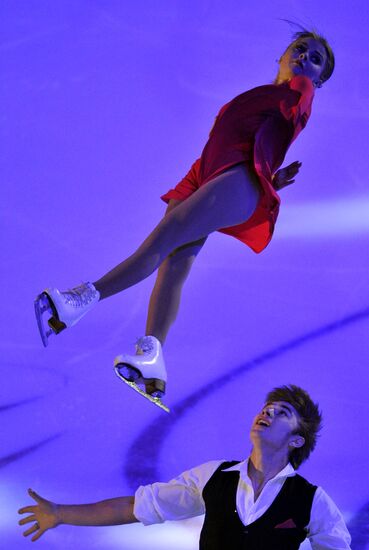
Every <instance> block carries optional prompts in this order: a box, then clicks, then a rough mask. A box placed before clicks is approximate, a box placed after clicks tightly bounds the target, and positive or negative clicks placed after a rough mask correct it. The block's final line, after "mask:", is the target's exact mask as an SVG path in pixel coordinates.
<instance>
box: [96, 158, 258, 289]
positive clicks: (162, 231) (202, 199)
mask: <svg viewBox="0 0 369 550" xmlns="http://www.w3.org/2000/svg"><path fill="white" fill-rule="evenodd" d="M258 200H259V183H258V181H257V178H256V176H255V174H254V173H253V172H251V171H250V170H249V169H248V168H247V167H246V166H245V165H243V164H239V165H237V166H235V167H233V168H231V169H229V170H227V171H226V172H224V173H222V174H220V175H219V176H217V177H216V178H214V179H213V180H211V181H210V182H209V183H207V184H206V185H204V186H202V187H200V189H198V191H196V192H195V193H194V194H193V195H191V196H190V197H188V198H187V199H186V200H184V201H183V202H181V203H180V204H179V205H178V206H177V207H176V208H174V209H173V210H172V211H171V212H169V213H168V214H167V215H166V216H165V217H164V218H163V219H162V220H161V222H160V223H159V224H158V225H157V226H156V227H155V229H154V230H153V231H152V232H151V233H150V235H149V236H148V237H147V239H146V240H145V241H144V242H143V243H142V244H141V246H140V247H139V248H138V249H137V250H136V252H134V253H133V254H132V256H130V257H129V258H127V259H126V260H124V261H123V262H122V263H120V264H119V265H118V266H116V267H115V268H114V269H112V270H111V271H109V272H108V273H107V274H106V275H104V276H103V277H102V278H101V279H99V280H98V281H96V282H95V283H94V285H95V287H96V288H97V290H98V291H99V292H100V296H101V298H106V297H108V296H111V295H113V294H116V293H117V292H121V291H122V290H124V289H126V288H128V287H130V286H132V285H134V284H136V283H138V282H139V281H141V280H142V279H144V278H146V277H148V276H149V275H151V273H153V271H155V269H157V268H158V267H159V266H160V265H161V263H162V262H163V261H164V260H165V258H166V257H167V256H168V255H169V254H170V253H171V252H172V251H174V250H175V249H177V248H179V247H182V246H183V245H185V244H188V243H192V242H196V241H198V240H200V239H204V238H206V237H207V236H208V235H209V234H210V233H212V232H213V231H216V230H217V229H222V228H224V227H230V226H233V225H237V224H240V223H242V222H245V221H246V220H248V219H249V218H250V216H251V215H252V214H253V212H254V210H255V208H256V206H257V203H258Z"/></svg>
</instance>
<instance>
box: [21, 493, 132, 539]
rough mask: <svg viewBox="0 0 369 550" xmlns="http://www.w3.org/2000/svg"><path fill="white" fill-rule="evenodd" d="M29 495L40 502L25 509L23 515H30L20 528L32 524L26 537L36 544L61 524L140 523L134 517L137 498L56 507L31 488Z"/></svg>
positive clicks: (22, 511) (22, 510)
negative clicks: (45, 534)
mask: <svg viewBox="0 0 369 550" xmlns="http://www.w3.org/2000/svg"><path fill="white" fill-rule="evenodd" d="M28 493H29V495H30V496H31V497H32V498H33V499H34V500H35V501H36V504H34V505H32V506H25V507H24V508H21V509H20V510H19V511H18V513H19V514H29V515H28V516H27V517H24V518H22V519H21V520H20V521H19V525H25V524H27V523H32V525H31V527H29V529H27V530H26V531H25V532H24V533H23V534H24V536H25V537H27V536H29V535H33V537H32V541H35V540H37V539H39V538H40V537H41V535H43V534H44V533H45V531H47V530H48V529H52V528H53V527H57V526H58V525H61V524H63V523H64V524H69V525H122V524H125V523H134V522H137V521H138V520H137V519H136V517H135V516H134V514H133V506H134V497H132V496H129V497H117V498H111V499H108V500H102V501H100V502H95V503H93V504H55V503H54V502H50V501H49V500H46V499H44V498H42V497H41V496H40V495H38V494H37V493H35V491H32V489H29V491H28Z"/></svg>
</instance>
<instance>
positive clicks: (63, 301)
mask: <svg viewBox="0 0 369 550" xmlns="http://www.w3.org/2000/svg"><path fill="white" fill-rule="evenodd" d="M99 298H100V293H99V291H98V290H96V288H95V287H94V285H93V284H92V283H83V284H81V285H80V286H76V287H75V288H72V289H70V290H67V291H65V292H60V291H59V290H58V289H57V288H47V289H46V290H44V291H43V292H41V294H39V296H37V298H36V300H35V313H36V319H37V325H38V329H39V331H40V335H41V339H42V342H43V344H44V346H45V347H46V346H47V344H48V343H49V338H50V336H51V335H52V334H59V332H61V331H62V330H64V329H65V328H67V327H72V326H73V325H75V324H76V323H77V322H78V321H79V320H80V319H81V318H82V317H83V316H84V315H86V313H87V312H88V311H90V309H91V308H92V307H93V306H94V305H95V304H96V303H97V302H98V301H99ZM45 316H46V319H45ZM45 321H47V323H45Z"/></svg>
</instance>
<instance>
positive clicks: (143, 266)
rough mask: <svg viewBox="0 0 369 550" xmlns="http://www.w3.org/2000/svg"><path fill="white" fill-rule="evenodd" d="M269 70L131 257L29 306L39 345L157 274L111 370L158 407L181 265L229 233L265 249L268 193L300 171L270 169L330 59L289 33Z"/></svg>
mask: <svg viewBox="0 0 369 550" xmlns="http://www.w3.org/2000/svg"><path fill="white" fill-rule="evenodd" d="M278 63H279V70H278V74H277V77H276V79H275V81H274V83H273V84H269V85H265V86H259V87H257V88H254V89H252V90H249V91H247V92H245V93H242V94H241V95H239V96H237V97H236V98H234V99H233V100H232V101H230V102H229V103H227V104H226V105H224V106H223V107H222V108H221V110H220V112H219V114H218V116H217V118H216V120H215V123H214V126H213V128H212V130H211V132H210V136H209V139H208V142H207V143H206V145H205V148H204V150H203V152H202V154H201V157H200V158H199V159H198V160H197V161H196V162H195V163H194V164H193V166H192V168H191V169H190V171H189V173H188V174H187V176H186V177H185V178H184V179H183V180H182V181H181V182H180V183H179V184H178V185H177V186H176V187H175V188H174V189H171V190H170V191H169V192H168V193H166V194H165V195H163V196H162V199H163V200H164V201H166V202H167V203H168V207H167V210H166V213H165V216H164V217H163V219H162V220H161V221H160V223H159V224H158V225H157V226H156V227H155V228H154V230H153V231H152V232H151V233H150V234H149V236H148V237H147V238H146V240H145V241H144V242H143V243H142V244H141V245H140V246H139V248H138V249H137V250H136V251H135V252H134V253H133V254H132V255H131V256H129V257H128V258H127V259H126V260H124V261H123V262H122V263H120V264H119V265H117V266H116V267H115V268H114V269H112V270H111V271H109V272H108V273H107V274H106V275H104V276H103V277H101V278H100V279H99V280H98V281H96V282H94V283H89V282H88V283H85V284H82V285H80V286H78V287H76V288H73V289H71V290H67V291H65V292H60V291H59V290H58V289H55V288H52V289H46V290H45V291H44V292H42V293H41V294H40V295H39V296H38V297H37V298H36V301H35V309H36V316H37V320H38V325H39V329H40V333H41V337H42V339H43V343H44V345H45V346H46V345H47V343H48V338H49V336H50V335H51V334H52V333H55V334H58V333H59V332H60V331H61V330H63V329H64V328H66V327H70V326H72V325H74V324H75V323H77V321H79V319H81V317H83V316H84V315H85V314H86V313H87V312H88V311H89V310H90V309H91V308H92V307H93V306H94V305H95V304H96V303H97V302H98V301H99V300H102V299H105V298H107V297H108V296H112V295H113V294H116V293H118V292H121V291H122V290H125V289H126V288H128V287H130V286H132V285H135V284H136V283H138V282H139V281H141V280H143V279H144V278H146V277H148V276H149V275H150V274H151V273H153V271H155V270H156V269H158V268H159V269H158V275H157V279H156V283H155V286H154V289H153V292H152V295H151V299H150V303H149V311H148V317H147V324H146V332H145V336H143V337H142V338H140V339H139V340H138V342H137V344H136V354H135V355H120V356H118V357H117V358H116V359H115V369H116V372H117V374H118V375H119V376H120V377H121V378H122V379H124V380H125V381H126V382H130V385H132V386H133V387H134V389H136V390H137V391H140V390H139V388H138V386H137V385H136V384H135V382H137V383H139V384H142V385H143V386H144V387H145V391H144V392H142V391H140V393H143V394H144V395H145V397H148V398H150V400H152V401H154V402H156V404H158V405H159V406H163V405H162V403H161V401H160V397H162V396H163V394H164V393H165V384H166V379H167V377H166V369H165V364H164V360H163V354H162V347H161V346H162V344H163V343H164V341H165V338H166V336H167V333H168V330H169V328H170V326H171V325H172V323H173V321H174V319H175V318H176V315H177V311H178V307H179V302H180V296H181V289H182V286H183V283H184V281H185V279H186V277H187V275H188V273H189V271H190V269H191V266H192V264H193V262H194V260H195V258H196V256H197V254H198V253H199V252H200V250H201V248H202V246H203V245H204V243H205V241H206V239H207V237H208V236H209V235H210V234H211V233H213V232H214V231H221V232H223V233H226V234H228V235H232V236H233V237H235V238H237V239H239V240H240V241H241V242H243V243H245V244H247V245H248V246H249V247H251V248H252V250H254V251H255V252H261V251H262V250H263V249H264V248H265V247H266V246H267V244H268V243H269V241H270V240H271V237H272V234H273V229H274V225H275V222H276V219H277V216H278V211H279V204H280V199H279V196H278V194H277V191H278V190H280V189H281V188H283V187H285V186H286V185H289V184H291V183H293V181H294V180H293V178H294V177H295V175H296V174H297V173H298V170H299V168H300V166H301V165H300V163H299V162H294V163H292V164H291V165H290V166H288V167H287V168H284V169H281V170H278V168H279V167H280V166H281V164H282V162H283V159H284V156H285V154H286V152H287V150H288V147H289V145H290V144H291V142H292V141H293V140H294V139H295V138H296V137H297V135H298V134H299V132H300V131H301V130H302V129H303V128H304V127H305V125H306V123H307V120H308V118H309V115H310V112H311V104H312V100H313V96H314V89H315V88H320V87H321V86H322V84H323V82H325V81H326V80H328V79H329V78H330V76H331V75H332V72H333V69H334V55H333V52H332V49H331V48H330V46H329V44H328V42H327V41H326V40H325V39H324V38H323V37H322V36H320V35H319V34H317V33H315V32H309V31H307V30H303V31H301V32H297V33H295V34H294V36H293V41H292V43H291V44H290V45H289V46H288V47H287V49H286V50H285V52H284V53H283V55H282V56H281V58H280V59H279V61H278ZM46 313H48V315H47V316H48V317H49V319H48V327H47V326H45V325H44V322H43V317H44V314H46Z"/></svg>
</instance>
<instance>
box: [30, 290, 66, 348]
mask: <svg viewBox="0 0 369 550" xmlns="http://www.w3.org/2000/svg"><path fill="white" fill-rule="evenodd" d="M35 313H36V319H37V325H38V329H39V332H40V336H41V340H42V343H43V345H44V346H45V348H46V347H47V345H48V343H49V338H50V336H52V335H53V334H59V333H60V332H61V331H62V330H64V329H65V328H67V326H66V324H65V323H63V322H62V321H60V320H59V319H58V314H57V311H56V309H55V307H54V304H53V303H52V301H51V300H50V298H49V297H48V295H47V294H46V292H42V293H41V294H40V295H39V296H37V298H36V300H35ZM47 315H50V317H49V319H48V321H47V325H46V324H45V322H44V321H45V316H47Z"/></svg>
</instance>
